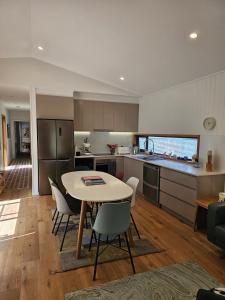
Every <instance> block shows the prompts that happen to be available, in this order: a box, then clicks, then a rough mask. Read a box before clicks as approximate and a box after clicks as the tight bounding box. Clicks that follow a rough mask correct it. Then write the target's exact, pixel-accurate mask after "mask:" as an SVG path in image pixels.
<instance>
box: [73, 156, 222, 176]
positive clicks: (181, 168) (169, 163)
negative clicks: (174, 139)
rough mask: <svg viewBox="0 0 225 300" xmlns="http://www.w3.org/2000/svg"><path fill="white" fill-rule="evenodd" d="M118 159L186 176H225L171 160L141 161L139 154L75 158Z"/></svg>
mask: <svg viewBox="0 0 225 300" xmlns="http://www.w3.org/2000/svg"><path fill="white" fill-rule="evenodd" d="M140 156H143V154H140ZM116 157H127V158H131V159H135V160H139V161H143V162H145V163H147V164H152V165H155V166H159V167H163V168H166V169H171V170H174V171H177V172H181V173H184V174H188V175H192V176H215V175H225V170H222V171H214V172H207V171H206V170H205V168H203V167H200V168H195V167H193V166H192V165H190V164H187V163H182V162H178V161H173V160H169V159H159V160H150V161H146V160H144V159H141V158H140V157H139V154H137V155H131V154H114V155H110V154H107V153H106V154H102V155H99V154H98V155H95V154H91V155H80V156H75V158H94V159H98V158H100V159H112V158H116Z"/></svg>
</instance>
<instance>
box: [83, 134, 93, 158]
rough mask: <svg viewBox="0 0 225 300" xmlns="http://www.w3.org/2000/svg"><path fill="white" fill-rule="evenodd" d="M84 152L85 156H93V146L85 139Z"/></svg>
mask: <svg viewBox="0 0 225 300" xmlns="http://www.w3.org/2000/svg"><path fill="white" fill-rule="evenodd" d="M81 150H82V152H83V154H84V155H91V154H92V153H91V144H90V143H89V142H88V138H85V139H84V142H83V145H82V148H81Z"/></svg>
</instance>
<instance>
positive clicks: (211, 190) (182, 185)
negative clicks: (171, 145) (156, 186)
mask: <svg viewBox="0 0 225 300" xmlns="http://www.w3.org/2000/svg"><path fill="white" fill-rule="evenodd" d="M224 179H225V177H224V175H216V176H210V175H209V176H193V175H188V174H184V173H181V172H178V171H174V170H170V169H166V168H162V167H161V171H160V197H159V202H160V205H161V206H162V207H163V208H165V209H167V210H169V211H170V212H171V213H172V214H175V215H176V216H177V217H178V218H179V219H181V220H182V221H185V222H186V223H188V224H193V223H194V218H195V212H196V206H195V201H196V200H197V199H203V198H206V197H210V196H217V195H218V193H219V192H220V191H222V190H223V184H224Z"/></svg>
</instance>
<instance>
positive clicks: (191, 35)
mask: <svg viewBox="0 0 225 300" xmlns="http://www.w3.org/2000/svg"><path fill="white" fill-rule="evenodd" d="M189 37H190V39H192V40H194V39H197V37H198V34H197V32H192V33H190V34H189Z"/></svg>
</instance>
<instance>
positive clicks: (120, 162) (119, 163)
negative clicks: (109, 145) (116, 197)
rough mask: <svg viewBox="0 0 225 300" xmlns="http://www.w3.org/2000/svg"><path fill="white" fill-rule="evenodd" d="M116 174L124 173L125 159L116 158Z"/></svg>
mask: <svg viewBox="0 0 225 300" xmlns="http://www.w3.org/2000/svg"><path fill="white" fill-rule="evenodd" d="M116 173H117V174H119V173H121V174H122V173H124V158H123V157H117V158H116Z"/></svg>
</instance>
